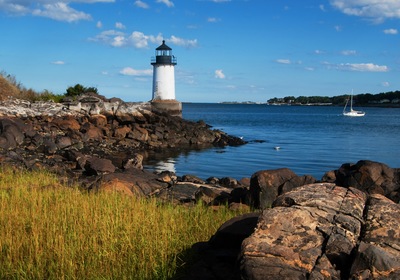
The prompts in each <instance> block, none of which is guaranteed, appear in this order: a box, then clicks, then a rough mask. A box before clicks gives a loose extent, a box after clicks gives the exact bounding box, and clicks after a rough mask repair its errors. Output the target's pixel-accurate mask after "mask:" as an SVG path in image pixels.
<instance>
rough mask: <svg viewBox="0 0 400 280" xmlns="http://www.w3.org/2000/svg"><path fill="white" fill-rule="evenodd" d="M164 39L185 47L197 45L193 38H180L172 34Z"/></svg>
mask: <svg viewBox="0 0 400 280" xmlns="http://www.w3.org/2000/svg"><path fill="white" fill-rule="evenodd" d="M166 41H167V42H171V43H172V44H174V45H177V46H181V47H185V48H194V47H197V39H194V40H189V39H182V38H179V37H176V36H174V35H172V36H171V38H169V39H166Z"/></svg>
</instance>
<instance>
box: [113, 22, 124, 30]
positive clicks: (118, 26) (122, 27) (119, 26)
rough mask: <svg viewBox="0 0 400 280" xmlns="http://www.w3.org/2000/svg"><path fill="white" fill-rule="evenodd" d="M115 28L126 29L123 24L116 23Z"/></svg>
mask: <svg viewBox="0 0 400 280" xmlns="http://www.w3.org/2000/svg"><path fill="white" fill-rule="evenodd" d="M115 28H117V29H125V25H123V24H122V23H121V22H116V23H115Z"/></svg>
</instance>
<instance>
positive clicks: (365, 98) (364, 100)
mask: <svg viewBox="0 0 400 280" xmlns="http://www.w3.org/2000/svg"><path fill="white" fill-rule="evenodd" d="M348 98H349V95H338V96H333V97H328V96H299V97H294V96H286V97H283V98H277V97H274V98H271V99H269V100H268V101H267V102H268V103H269V104H293V105H295V104H299V105H307V104H331V105H343V104H345V103H346V100H347V99H348ZM353 99H354V103H355V104H357V105H361V106H362V105H365V106H367V105H378V104H382V105H389V104H392V105H400V91H398V90H397V91H389V92H383V93H378V94H370V93H363V94H357V95H354V96H353Z"/></svg>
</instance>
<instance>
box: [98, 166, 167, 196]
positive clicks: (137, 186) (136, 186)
mask: <svg viewBox="0 0 400 280" xmlns="http://www.w3.org/2000/svg"><path fill="white" fill-rule="evenodd" d="M114 185H117V186H118V190H120V191H121V192H123V193H124V192H127V193H128V194H130V193H132V194H134V195H135V196H136V197H145V196H150V195H152V194H153V193H155V192H156V191H158V190H160V189H163V188H165V187H166V186H167V184H165V183H161V182H159V181H158V180H157V176H156V175H154V174H152V173H149V172H147V171H144V170H139V169H129V171H128V172H124V173H110V174H105V175H104V176H102V178H101V180H100V181H99V182H98V183H97V186H95V187H94V189H95V190H98V191H101V190H102V189H111V190H112V189H113V186H114ZM128 190H129V191H130V192H129V191H128Z"/></svg>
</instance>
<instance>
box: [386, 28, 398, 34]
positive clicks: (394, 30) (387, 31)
mask: <svg viewBox="0 0 400 280" xmlns="http://www.w3.org/2000/svg"><path fill="white" fill-rule="evenodd" d="M383 33H385V34H390V35H396V34H397V33H398V30H397V29H394V28H390V29H385V30H383Z"/></svg>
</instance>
